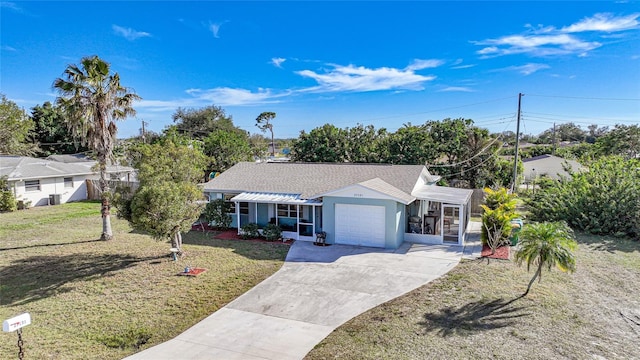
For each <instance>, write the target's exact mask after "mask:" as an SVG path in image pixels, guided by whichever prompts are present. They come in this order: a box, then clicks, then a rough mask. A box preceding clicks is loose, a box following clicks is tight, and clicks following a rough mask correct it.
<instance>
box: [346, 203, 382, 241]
mask: <svg viewBox="0 0 640 360" xmlns="http://www.w3.org/2000/svg"><path fill="white" fill-rule="evenodd" d="M335 226H336V229H335V230H336V243H338V244H346V245H360V246H374V247H384V246H385V208H384V206H373V205H352V204H336V208H335Z"/></svg>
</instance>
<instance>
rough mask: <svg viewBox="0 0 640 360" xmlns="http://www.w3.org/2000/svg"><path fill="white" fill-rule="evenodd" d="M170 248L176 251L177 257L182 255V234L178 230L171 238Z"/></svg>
mask: <svg viewBox="0 0 640 360" xmlns="http://www.w3.org/2000/svg"><path fill="white" fill-rule="evenodd" d="M171 247H172V248H176V249H178V255H182V234H180V231H179V230H178V231H176V232H175V233H173V236H172V237H171Z"/></svg>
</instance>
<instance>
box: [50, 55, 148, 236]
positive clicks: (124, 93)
mask: <svg viewBox="0 0 640 360" xmlns="http://www.w3.org/2000/svg"><path fill="white" fill-rule="evenodd" d="M80 64H81V66H80V67H79V66H77V65H69V66H67V69H66V70H65V71H64V74H63V77H62V78H58V79H56V80H55V81H54V83H53V87H54V89H56V90H57V91H58V93H59V94H60V96H59V97H58V98H57V99H56V103H57V104H58V105H59V106H60V107H61V109H62V110H63V111H64V113H65V115H66V121H67V126H68V127H69V129H70V130H71V132H72V133H73V135H74V136H76V137H78V138H80V139H81V141H82V145H86V146H88V147H89V149H91V150H93V151H94V152H95V154H96V156H97V158H98V167H99V172H100V191H101V198H102V208H101V214H102V236H101V237H100V239H102V240H110V239H112V238H113V231H112V230H111V218H110V213H109V210H110V205H109V198H108V195H109V183H108V182H107V176H106V172H107V171H106V170H107V165H108V164H109V163H110V162H111V160H112V158H113V147H114V143H115V140H116V134H117V131H118V128H117V126H116V123H115V122H116V121H117V120H124V119H126V118H127V117H128V116H133V115H135V113H136V112H135V110H134V109H133V107H132V106H131V105H132V103H133V102H134V101H135V100H139V99H140V97H139V96H138V95H136V94H135V93H132V92H129V89H127V88H125V87H122V86H121V85H120V76H119V75H118V73H115V74H110V65H109V63H107V62H105V61H104V60H102V59H100V58H99V57H98V56H95V55H94V56H89V57H85V58H82V60H81V61H80Z"/></svg>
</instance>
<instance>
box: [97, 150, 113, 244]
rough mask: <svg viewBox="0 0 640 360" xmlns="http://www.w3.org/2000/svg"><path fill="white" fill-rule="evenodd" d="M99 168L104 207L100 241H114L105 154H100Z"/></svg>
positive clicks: (101, 210) (101, 196) (102, 207)
mask: <svg viewBox="0 0 640 360" xmlns="http://www.w3.org/2000/svg"><path fill="white" fill-rule="evenodd" d="M98 166H99V167H100V198H101V199H102V206H101V209H100V213H101V214H102V235H101V236H100V240H105V241H107V240H112V239H113V230H112V229H111V205H110V204H109V182H108V181H107V158H106V156H105V155H104V154H98Z"/></svg>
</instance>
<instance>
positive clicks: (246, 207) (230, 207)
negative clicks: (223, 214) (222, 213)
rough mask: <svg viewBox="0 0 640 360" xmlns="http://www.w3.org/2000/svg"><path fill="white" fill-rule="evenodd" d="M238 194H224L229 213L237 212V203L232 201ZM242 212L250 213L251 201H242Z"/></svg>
mask: <svg viewBox="0 0 640 360" xmlns="http://www.w3.org/2000/svg"><path fill="white" fill-rule="evenodd" d="M236 195H238V194H224V202H225V204H227V213H228V214H235V213H236V203H234V202H233V201H231V199H233V197H234V196H236ZM240 214H244V215H248V214H249V203H248V202H241V203H240Z"/></svg>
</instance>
